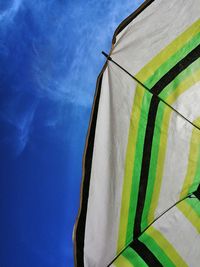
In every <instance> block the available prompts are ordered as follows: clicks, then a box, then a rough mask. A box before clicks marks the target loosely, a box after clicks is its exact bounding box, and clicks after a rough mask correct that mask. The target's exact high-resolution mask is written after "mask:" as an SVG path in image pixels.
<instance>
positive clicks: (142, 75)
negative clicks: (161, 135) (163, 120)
mask: <svg viewBox="0 0 200 267" xmlns="http://www.w3.org/2000/svg"><path fill="white" fill-rule="evenodd" d="M199 22H200V19H199V20H197V21H196V22H195V23H194V24H193V25H192V26H190V27H189V28H188V29H187V30H186V31H185V32H183V33H182V34H181V35H180V36H179V37H177V38H176V39H175V40H174V41H173V42H172V43H170V44H169V45H168V46H167V47H165V48H164V49H163V50H162V51H161V52H160V53H159V54H158V55H157V56H156V57H154V58H153V59H152V60H151V61H150V62H149V63H148V64H147V65H146V66H144V67H143V68H142V70H141V71H139V72H138V74H137V75H136V76H137V78H138V79H139V80H141V81H145V80H147V79H148V78H149V77H150V76H151V75H153V73H154V71H155V70H156V69H158V68H159V67H160V66H161V65H162V64H163V63H164V62H165V61H166V60H167V59H168V58H170V57H171V56H172V55H173V54H174V53H176V52H177V51H178V50H179V49H180V48H181V47H182V45H183V44H184V43H186V42H187V41H189V40H190V39H191V38H192V37H194V36H195V35H196V34H197V33H198V32H199ZM143 96H144V90H143V89H142V88H140V86H137V87H136V94H135V97H134V104H133V108H132V114H131V120H130V129H129V137H128V145H127V152H126V162H125V174H124V184H123V190H122V202H121V212H120V223H119V234H118V245H117V252H118V253H119V252H120V251H121V250H122V249H123V247H124V246H125V244H126V229H127V225H128V214H129V205H130V195H131V184H132V173H133V167H134V164H135V162H134V159H135V148H136V141H137V139H136V138H137V132H138V126H139V119H140V116H141V114H140V110H139V108H140V107H141V105H142V100H143ZM161 156H162V155H161Z"/></svg>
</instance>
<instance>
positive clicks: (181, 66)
mask: <svg viewBox="0 0 200 267" xmlns="http://www.w3.org/2000/svg"><path fill="white" fill-rule="evenodd" d="M199 56H200V44H199V45H198V46H197V47H196V48H195V49H193V50H192V51H191V52H190V53H189V54H187V56H185V57H184V58H183V59H182V60H180V61H179V62H178V63H177V64H176V65H175V66H174V67H173V68H172V69H170V70H169V71H168V72H167V73H166V74H165V75H164V76H163V77H162V78H161V79H160V80H159V81H158V82H157V83H156V84H155V85H154V86H153V87H152V89H151V91H152V93H153V94H156V95H159V94H160V93H161V91H162V90H163V88H165V87H166V86H167V85H168V84H169V83H170V82H171V81H173V80H174V78H176V76H177V75H178V74H179V73H181V72H182V71H183V70H185V69H186V68H187V67H188V66H189V65H191V64H192V63H193V62H194V61H195V60H197V59H198V58H199Z"/></svg>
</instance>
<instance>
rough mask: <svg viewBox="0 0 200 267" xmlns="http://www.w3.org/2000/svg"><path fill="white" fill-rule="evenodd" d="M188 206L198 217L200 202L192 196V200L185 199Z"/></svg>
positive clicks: (199, 214)
mask: <svg viewBox="0 0 200 267" xmlns="http://www.w3.org/2000/svg"><path fill="white" fill-rule="evenodd" d="M185 201H186V202H187V204H188V205H190V207H191V208H192V209H193V210H194V212H196V214H197V215H198V216H199V217H200V202H199V200H198V199H197V198H196V197H195V196H194V195H193V198H187V199H186V200H185Z"/></svg>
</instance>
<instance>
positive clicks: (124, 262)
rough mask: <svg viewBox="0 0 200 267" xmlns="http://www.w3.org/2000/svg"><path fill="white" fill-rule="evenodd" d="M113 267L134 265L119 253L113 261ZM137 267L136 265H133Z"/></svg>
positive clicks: (131, 266)
mask: <svg viewBox="0 0 200 267" xmlns="http://www.w3.org/2000/svg"><path fill="white" fill-rule="evenodd" d="M114 266H115V267H134V265H133V264H132V263H131V262H130V261H129V260H128V259H127V258H125V257H124V256H123V254H121V255H120V256H119V257H118V258H117V259H116V260H115V262H114ZM135 267H137V266H135Z"/></svg>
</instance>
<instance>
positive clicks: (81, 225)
mask: <svg viewBox="0 0 200 267" xmlns="http://www.w3.org/2000/svg"><path fill="white" fill-rule="evenodd" d="M101 82H102V73H101V75H100V77H99V82H97V84H98V88H97V94H96V99H95V102H94V108H93V114H92V118H91V126H90V130H89V136H88V143H87V147H86V153H85V161H84V169H85V172H84V175H83V185H82V203H81V207H80V215H79V218H78V222H77V227H76V233H75V238H76V243H75V252H76V255H75V257H76V265H77V266H78V267H83V266H84V240H85V224H86V214H87V205H88V196H89V186H90V175H91V166H92V155H93V148H94V137H95V131H96V121H97V113H98V107H99V98H100V93H101Z"/></svg>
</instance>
